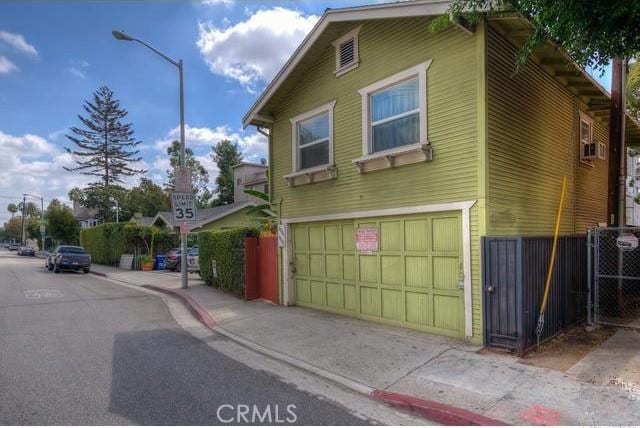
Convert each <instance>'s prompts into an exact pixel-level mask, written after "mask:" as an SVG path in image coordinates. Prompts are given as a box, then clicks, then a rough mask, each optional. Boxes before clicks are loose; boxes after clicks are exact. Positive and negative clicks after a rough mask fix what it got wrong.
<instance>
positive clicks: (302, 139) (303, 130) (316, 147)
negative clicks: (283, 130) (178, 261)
mask: <svg viewBox="0 0 640 428" xmlns="http://www.w3.org/2000/svg"><path fill="white" fill-rule="evenodd" d="M334 104H335V101H334V102H331V103H329V104H326V105H323V106H321V107H318V108H317V109H314V110H312V111H310V112H307V113H304V114H301V115H299V116H296V117H294V118H292V119H291V125H292V137H293V141H292V145H293V170H294V171H302V170H309V169H313V168H318V167H322V166H329V165H331V164H332V163H333V106H334Z"/></svg>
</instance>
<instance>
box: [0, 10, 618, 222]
mask: <svg viewBox="0 0 640 428" xmlns="http://www.w3.org/2000/svg"><path fill="white" fill-rule="evenodd" d="M371 2H373V0H342V1H313V0H301V1H293V0H289V1H262V2H257V1H242V0H192V1H188V0H146V1H125V0H121V1H95V0H94V1H80V0H69V1H56V0H49V1H44V0H41V1H31V0H22V1H18V0H16V1H7V0H4V1H2V2H0V149H1V153H0V223H2V222H4V221H6V220H7V218H9V214H8V212H7V211H6V205H7V204H8V203H10V202H19V200H20V199H21V195H22V194H23V193H25V192H28V193H36V194H40V195H43V196H44V197H45V207H46V205H47V203H48V201H50V200H51V199H53V198H58V199H60V200H62V201H63V202H67V200H68V196H67V193H68V191H69V189H70V188H72V187H74V186H80V187H82V186H84V185H86V184H87V183H88V182H90V181H92V179H91V177H86V176H83V175H80V174H78V173H71V172H66V171H65V170H64V169H63V166H67V167H70V166H73V165H74V161H73V159H72V157H71V155H69V154H68V153H66V152H65V147H71V146H70V142H69V141H68V140H67V139H66V137H65V133H68V132H69V131H68V130H69V127H71V126H77V125H79V120H78V117H77V115H78V114H80V113H82V112H83V111H82V104H83V102H84V100H85V99H90V98H91V97H92V93H93V91H95V90H96V89H97V88H99V87H100V86H102V85H106V86H108V87H109V88H111V89H112V90H113V91H114V93H115V96H116V97H117V98H118V99H119V100H120V104H121V107H124V108H126V109H127V110H128V112H129V115H128V117H127V118H128V120H129V121H130V122H132V123H133V129H134V131H135V137H136V138H137V139H139V140H141V141H142V142H143V144H142V145H141V146H139V147H141V152H140V155H141V156H142V158H143V159H142V162H141V165H140V166H141V167H142V168H144V169H146V170H148V172H147V174H146V175H147V177H149V178H151V179H153V180H154V181H155V182H156V183H158V184H162V183H164V179H165V171H166V169H167V167H168V163H169V162H168V159H167V157H166V148H167V145H168V144H169V143H170V142H171V141H172V140H174V139H178V135H179V134H178V120H179V118H178V73H177V69H176V68H175V67H174V66H172V65H171V64H169V63H168V62H166V61H164V60H163V59H162V58H160V57H158V56H157V55H155V54H154V53H153V52H151V51H149V50H147V49H146V48H144V47H142V46H140V45H139V44H136V43H131V42H123V41H117V40H115V39H114V38H113V37H112V36H111V31H112V30H113V29H118V30H123V31H125V32H127V33H129V34H131V35H133V36H135V37H137V38H139V39H141V40H144V41H145V42H147V43H149V44H151V45H152V46H154V47H155V48H157V49H159V50H161V51H162V52H164V53H165V54H167V55H168V56H170V57H172V58H175V59H178V58H181V59H183V61H184V64H185V65H184V67H185V122H186V123H187V146H188V147H191V148H192V149H193V150H194V152H195V155H196V157H197V158H198V159H199V160H200V161H201V162H202V163H203V164H204V165H205V167H206V168H207V169H208V170H209V173H210V176H211V182H212V183H213V181H214V179H215V176H216V175H217V169H216V166H215V164H214V163H213V162H212V161H211V159H210V157H209V155H210V153H211V147H212V146H213V145H215V144H216V143H217V142H218V141H220V140H221V139H225V138H227V139H230V140H232V141H234V142H236V143H238V145H239V147H240V148H241V150H242V152H243V155H244V157H245V159H246V160H249V161H259V160H260V158H263V157H265V158H266V153H267V148H266V140H265V138H264V137H263V136H262V135H260V134H258V133H256V132H255V129H253V128H251V127H250V128H247V129H244V130H243V129H242V124H241V118H242V116H243V115H244V113H245V112H246V111H247V110H248V109H249V107H250V106H251V105H252V104H253V102H254V101H255V99H256V98H257V96H258V95H259V94H260V92H261V90H262V89H264V87H265V86H266V84H267V83H268V82H269V81H270V80H271V78H272V77H273V76H274V75H275V74H276V73H277V71H278V70H279V69H280V67H281V66H282V65H283V64H284V62H285V61H286V60H287V58H288V57H289V55H290V54H291V53H292V52H293V50H294V49H295V48H296V47H297V46H298V44H299V43H300V41H301V40H302V39H303V38H304V36H305V35H306V34H307V33H308V32H309V31H310V29H311V28H312V27H313V25H314V24H315V23H316V22H317V20H318V18H319V17H320V16H321V15H322V13H323V11H324V10H325V9H326V8H335V7H346V6H354V5H361V4H367V3H371ZM594 74H595V77H596V78H597V79H598V80H601V82H602V84H603V86H605V87H606V88H608V87H609V76H608V74H607V73H605V74H604V75H601V73H600V72H596V73H594ZM138 179H139V178H134V179H129V180H128V181H127V183H126V184H127V186H132V185H135V184H136V183H137V181H138ZM212 187H213V186H212Z"/></svg>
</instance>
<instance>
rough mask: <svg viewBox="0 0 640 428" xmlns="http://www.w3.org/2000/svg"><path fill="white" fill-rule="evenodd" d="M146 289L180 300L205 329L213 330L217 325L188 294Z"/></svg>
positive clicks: (176, 291) (148, 286) (154, 287)
mask: <svg viewBox="0 0 640 428" xmlns="http://www.w3.org/2000/svg"><path fill="white" fill-rule="evenodd" d="M141 287H144V288H146V289H149V290H153V291H158V292H160V293H164V294H167V295H169V296H172V297H175V298H177V299H179V300H180V301H181V302H182V303H183V304H184V305H185V306H186V307H187V309H189V311H191V313H192V314H193V316H195V317H196V318H197V319H198V321H200V322H201V323H202V324H204V326H205V327H208V328H213V327H214V326H215V325H216V321H215V320H214V319H213V317H212V316H211V314H210V313H209V311H207V310H206V309H204V308H203V307H202V306H200V304H199V303H198V302H197V301H196V300H195V299H194V298H193V297H191V296H189V295H188V294H185V293H183V292H181V291H180V290H174V289H171V288H163V287H157V286H155V285H150V284H144V285H142V286H141Z"/></svg>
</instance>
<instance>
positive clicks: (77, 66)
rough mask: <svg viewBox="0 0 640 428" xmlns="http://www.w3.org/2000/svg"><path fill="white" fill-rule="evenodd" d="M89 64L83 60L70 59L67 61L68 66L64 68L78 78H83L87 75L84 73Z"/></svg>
mask: <svg viewBox="0 0 640 428" xmlns="http://www.w3.org/2000/svg"><path fill="white" fill-rule="evenodd" d="M89 65H90V64H89V63H88V62H87V61H85V60H79V61H76V60H71V61H69V66H67V67H66V68H65V71H66V72H68V73H71V74H73V75H74V76H76V77H79V78H80V79H85V78H86V77H87V76H86V73H87V69H88V68H89Z"/></svg>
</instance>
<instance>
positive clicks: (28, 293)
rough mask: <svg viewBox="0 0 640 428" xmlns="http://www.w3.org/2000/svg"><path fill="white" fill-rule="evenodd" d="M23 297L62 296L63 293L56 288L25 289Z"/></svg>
mask: <svg viewBox="0 0 640 428" xmlns="http://www.w3.org/2000/svg"><path fill="white" fill-rule="evenodd" d="M24 297H25V299H51V298H56V297H63V294H62V293H61V292H60V291H58V290H46V289H39V290H25V291H24Z"/></svg>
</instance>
